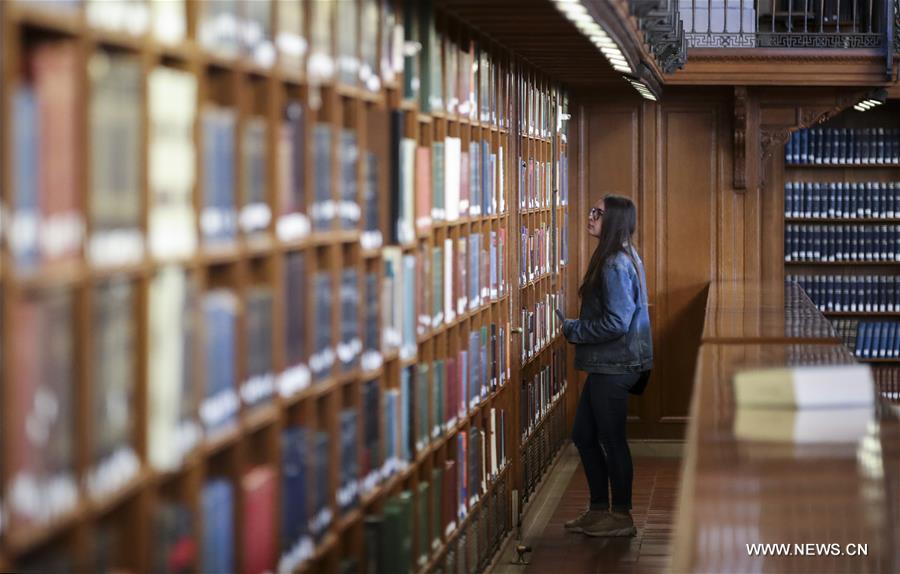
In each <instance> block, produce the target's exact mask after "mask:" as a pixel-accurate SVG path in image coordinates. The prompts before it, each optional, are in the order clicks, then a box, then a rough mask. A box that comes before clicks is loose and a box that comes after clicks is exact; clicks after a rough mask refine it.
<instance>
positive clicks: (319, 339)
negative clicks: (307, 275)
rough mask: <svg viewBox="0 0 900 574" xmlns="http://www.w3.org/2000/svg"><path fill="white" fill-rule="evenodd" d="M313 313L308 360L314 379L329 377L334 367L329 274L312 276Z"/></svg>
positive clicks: (319, 273) (331, 294)
mask: <svg viewBox="0 0 900 574" xmlns="http://www.w3.org/2000/svg"><path fill="white" fill-rule="evenodd" d="M313 298H314V301H315V304H314V309H315V311H314V313H315V317H316V319H315V320H316V328H315V336H314V340H313V354H312V356H311V357H310V360H309V366H310V370H311V371H312V375H313V377H314V378H315V379H324V378H326V377H328V376H329V375H331V369H332V366H333V365H334V348H333V345H332V340H331V338H332V337H331V315H332V304H333V303H332V301H333V299H334V293H333V292H332V281H331V274H330V273H328V272H325V271H319V272H318V273H316V274H315V275H314V276H313Z"/></svg>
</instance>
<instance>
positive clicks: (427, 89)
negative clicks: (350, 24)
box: [348, 0, 511, 128]
mask: <svg viewBox="0 0 900 574" xmlns="http://www.w3.org/2000/svg"><path fill="white" fill-rule="evenodd" d="M405 7H406V11H405V13H404V14H403V22H402V27H401V28H400V34H401V35H402V38H403V40H404V44H403V54H404V60H403V94H404V97H405V98H406V99H407V100H414V101H418V102H419V107H420V109H421V110H423V111H425V112H428V113H432V112H441V113H447V114H450V115H451V116H452V115H457V114H458V115H459V116H461V117H464V118H469V119H470V120H472V121H480V122H482V123H486V124H487V123H490V124H492V125H495V126H498V127H500V128H509V118H510V109H509V107H510V97H509V96H510V94H509V91H510V85H511V82H510V81H509V66H508V64H507V63H506V62H504V61H502V60H501V59H499V58H497V57H496V56H495V55H494V54H492V53H491V52H490V51H489V50H488V49H487V47H486V46H484V45H481V44H479V43H477V42H475V41H473V40H465V39H458V38H454V37H452V36H451V35H450V34H448V33H447V32H446V31H445V30H444V29H442V28H441V27H439V26H438V22H437V21H436V19H435V18H434V13H433V7H432V2H431V0H426V1H423V2H415V3H407V4H406V6H405ZM389 12H390V11H389V10H387V11H384V12H383V13H389ZM348 33H349V32H348ZM442 53H443V58H442V57H441V54H442Z"/></svg>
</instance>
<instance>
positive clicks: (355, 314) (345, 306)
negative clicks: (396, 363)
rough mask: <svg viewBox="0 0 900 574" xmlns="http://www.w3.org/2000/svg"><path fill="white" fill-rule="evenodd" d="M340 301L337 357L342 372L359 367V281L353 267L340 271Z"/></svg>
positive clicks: (360, 344) (360, 347) (360, 350)
mask: <svg viewBox="0 0 900 574" xmlns="http://www.w3.org/2000/svg"><path fill="white" fill-rule="evenodd" d="M340 299H341V306H340V310H341V320H340V328H341V332H340V341H339V342H338V345H337V356H338V360H340V362H341V367H342V368H343V370H344V371H350V370H352V369H355V368H356V367H357V366H358V365H359V356H360V353H361V352H362V341H361V339H360V333H359V280H358V274H357V270H356V269H355V268H353V267H348V268H346V269H344V270H343V271H341V290H340ZM316 328H317V329H318V326H317V327H316Z"/></svg>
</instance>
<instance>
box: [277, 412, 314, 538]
mask: <svg viewBox="0 0 900 574" xmlns="http://www.w3.org/2000/svg"><path fill="white" fill-rule="evenodd" d="M308 441H309V431H307V430H306V429H305V428H303V427H299V426H292V427H288V428H286V429H284V430H283V431H282V433H281V448H282V450H281V496H282V498H281V501H282V502H281V548H282V549H283V550H285V551H287V550H290V549H291V547H293V546H294V545H295V544H297V542H299V541H300V540H301V539H302V538H304V537H305V536H306V535H307V534H308V530H307V525H308V523H309V513H308V511H307V485H308V483H309V481H308V478H307V477H308V476H309V472H310V466H309V454H308V453H309V446H308Z"/></svg>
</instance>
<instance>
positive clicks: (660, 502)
mask: <svg viewBox="0 0 900 574" xmlns="http://www.w3.org/2000/svg"><path fill="white" fill-rule="evenodd" d="M633 450H634V451H635V452H636V453H638V452H641V449H639V448H636V449H633ZM680 466H681V458H680V457H679V456H671V455H669V456H652V455H650V453H646V454H635V456H634V477H635V479H634V508H633V511H632V516H633V517H634V524H635V527H636V528H637V535H636V536H635V537H633V538H591V537H588V536H585V535H583V534H579V533H573V532H567V531H566V530H565V529H564V528H563V524H564V523H565V522H566V521H567V520H571V519H573V518H575V517H576V516H578V514H580V513H581V511H582V510H584V504H585V501H586V500H588V489H587V482H586V481H585V478H584V473H583V472H582V469H581V463H580V461H579V457H578V451H577V450H575V448H574V446H572V445H569V446H568V447H566V448H565V449H564V450H563V452H562V454H561V456H560V460H559V461H558V462H557V466H556V467H555V468H554V469H553V473H552V474H551V475H550V476H549V477H548V479H547V480H548V482H547V484H546V485H545V486H544V487H543V488H542V489H541V491H540V494H539V495H538V496H537V498H535V500H534V503H533V505H534V506H533V510H530V511H529V513H528V514H527V515H526V519H525V521H524V523H523V525H522V528H521V531H522V534H521V538H516V540H515V542H514V543H513V544H512V545H511V546H510V547H508V548H507V549H506V550H505V551H504V552H503V554H501V555H500V558H499V559H498V560H497V562H496V564H495V565H494V567H493V569H492V570H491V572H492V573H493V574H516V573H525V574H545V573H546V574H558V573H559V572H566V573H567V574H569V573H572V574H606V573H610V574H612V573H622V574H633V573H638V572H641V573H647V574H654V573H662V572H666V571H667V569H666V568H667V564H668V560H669V552H670V550H669V544H670V541H671V534H672V528H673V526H674V525H673V522H674V517H675V500H676V498H677V490H678V478H679V469H680ZM515 536H516V537H518V534H515ZM519 544H523V545H526V546H529V547H531V552H530V553H529V554H527V555H526V556H525V560H526V561H527V562H528V565H527V566H522V565H519V564H517V563H516V562H517V560H518V553H517V552H516V550H515V546H516V545H519Z"/></svg>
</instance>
